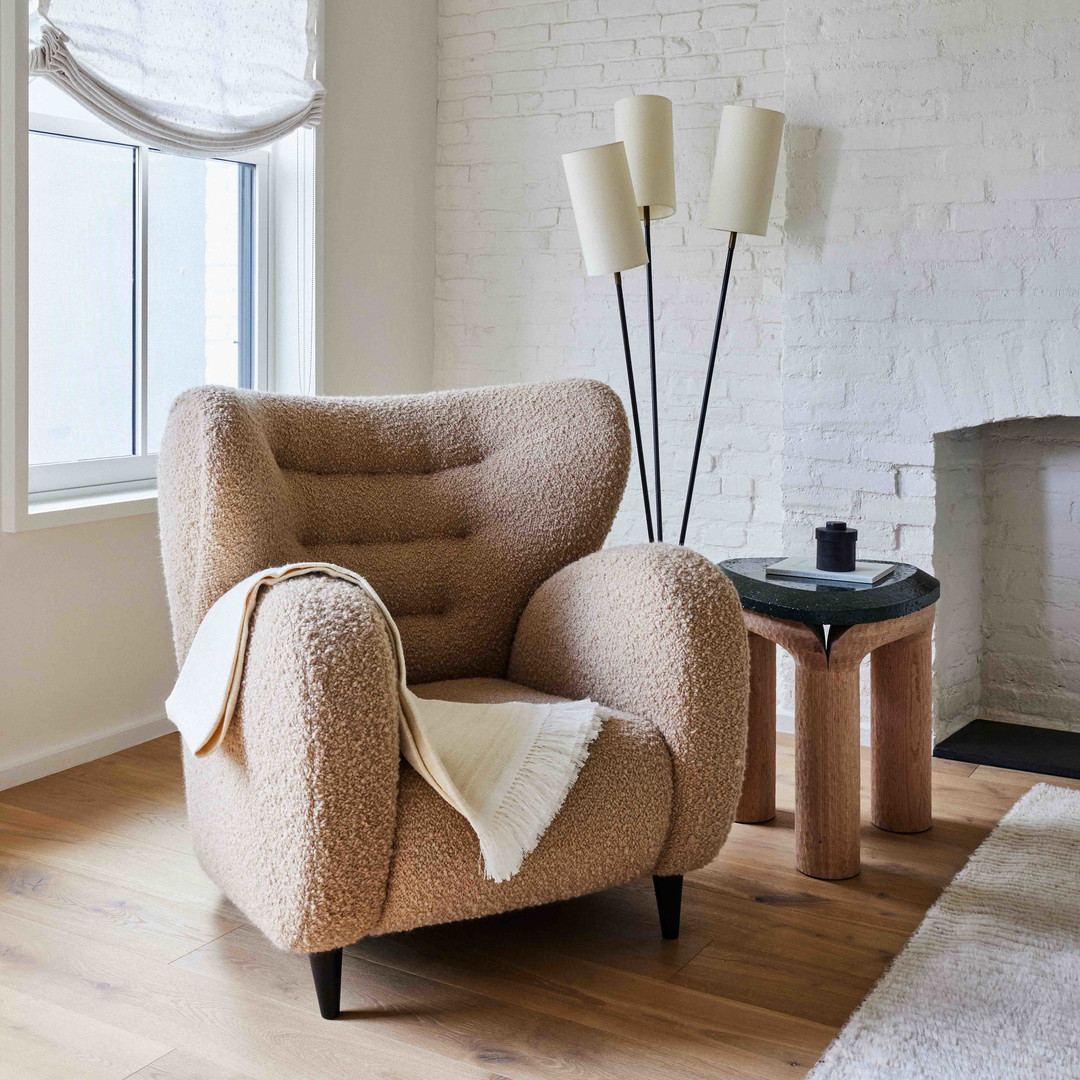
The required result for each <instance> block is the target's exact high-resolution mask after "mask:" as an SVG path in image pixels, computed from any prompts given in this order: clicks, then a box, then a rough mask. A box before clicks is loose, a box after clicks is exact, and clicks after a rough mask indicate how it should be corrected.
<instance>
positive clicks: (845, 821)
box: [795, 664, 859, 880]
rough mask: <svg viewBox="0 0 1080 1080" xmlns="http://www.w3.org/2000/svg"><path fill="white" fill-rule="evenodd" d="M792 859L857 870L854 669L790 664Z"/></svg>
mask: <svg viewBox="0 0 1080 1080" xmlns="http://www.w3.org/2000/svg"><path fill="white" fill-rule="evenodd" d="M795 865H796V866H797V867H798V868H799V870H801V871H802V872H803V873H804V874H807V875H808V876H809V877H815V878H825V879H828V880H836V879H839V878H848V877H854V876H855V875H856V874H857V873H858V872H859V669H858V667H844V668H839V669H835V668H834V669H825V668H817V667H809V666H807V667H804V666H803V665H802V664H799V665H798V666H797V667H796V669H795Z"/></svg>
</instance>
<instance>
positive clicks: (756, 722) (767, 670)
mask: <svg viewBox="0 0 1080 1080" xmlns="http://www.w3.org/2000/svg"><path fill="white" fill-rule="evenodd" d="M748 636H749V638H750V729H749V732H748V734H747V743H746V772H745V774H744V775H743V787H742V798H741V799H740V800H739V807H738V809H737V810H736V811H735V820H736V821H741V822H743V823H745V824H753V823H755V822H760V821H771V820H772V819H773V818H774V817H776V645H775V644H774V643H773V642H771V641H767V640H766V639H765V638H763V637H761V636H760V635H758V634H749V635H748Z"/></svg>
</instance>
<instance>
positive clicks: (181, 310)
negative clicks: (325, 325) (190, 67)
mask: <svg viewBox="0 0 1080 1080" xmlns="http://www.w3.org/2000/svg"><path fill="white" fill-rule="evenodd" d="M148 160H149V168H150V173H149V200H150V209H149V233H148V235H149V239H150V243H149V256H148V259H149V262H148V289H149V296H148V309H147V329H148V341H147V393H148V419H147V424H148V428H147V443H148V445H147V449H148V450H149V451H150V453H156V452H157V450H158V446H159V444H160V442H161V433H162V429H163V428H164V426H165V417H166V415H167V414H168V411H169V405H170V404H171V403H172V400H173V398H175V397H176V395H177V394H178V393H180V391H181V390H184V389H186V388H187V387H189V386H197V385H199V384H201V383H220V384H225V385H227V386H240V385H243V384H244V382H245V381H246V380H245V379H244V370H243V368H244V365H243V363H242V361H243V357H244V350H245V349H246V347H247V344H248V342H249V341H250V334H251V327H250V315H249V314H248V312H249V309H250V304H247V303H242V300H243V299H244V298H245V297H246V290H245V289H244V285H245V277H244V275H245V273H246V272H247V271H248V266H249V259H248V257H247V255H248V252H250V244H246V245H244V249H245V250H244V252H243V257H242V245H241V232H242V231H243V232H244V233H245V234H246V236H247V238H248V240H250V229H251V223H250V220H249V219H250V215H248V214H245V213H243V208H244V201H245V199H249V196H250V183H251V173H252V171H253V168H254V167H253V166H251V165H243V164H237V163H236V162H232V161H206V160H202V159H199V158H187V157H178V156H176V155H174V154H165V153H161V152H159V151H153V152H151V153H150V154H149V155H148Z"/></svg>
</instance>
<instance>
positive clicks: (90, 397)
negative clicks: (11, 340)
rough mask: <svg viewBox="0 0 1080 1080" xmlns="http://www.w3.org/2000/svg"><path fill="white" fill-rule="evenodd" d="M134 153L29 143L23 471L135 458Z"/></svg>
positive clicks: (55, 140)
mask: <svg viewBox="0 0 1080 1080" xmlns="http://www.w3.org/2000/svg"><path fill="white" fill-rule="evenodd" d="M134 190H135V150H134V148H133V147H130V146H119V145H116V144H113V143H100V142H91V141H89V140H87V139H69V138H64V137H60V136H56V135H44V134H40V133H36V132H32V133H31V135H30V200H29V202H30V206H29V211H30V218H29V224H30V274H29V284H30V415H29V427H30V464H32V465H38V464H44V463H47V462H55V461H79V460H81V459H84V458H102V457H119V456H121V455H130V454H131V453H132V451H133V436H134V421H133V419H132V396H133V387H134V333H133V328H134V319H135V308H134V301H133V292H132V290H133V287H134V275H135V217H134V212H135V198H134Z"/></svg>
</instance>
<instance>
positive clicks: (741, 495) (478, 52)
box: [435, 0, 784, 558]
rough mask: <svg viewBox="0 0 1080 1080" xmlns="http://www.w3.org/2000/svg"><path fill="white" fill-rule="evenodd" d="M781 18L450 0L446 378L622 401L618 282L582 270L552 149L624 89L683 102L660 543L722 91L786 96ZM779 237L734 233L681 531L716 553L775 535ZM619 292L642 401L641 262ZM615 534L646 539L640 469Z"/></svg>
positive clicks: (696, 333)
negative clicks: (685, 527) (693, 483)
mask: <svg viewBox="0 0 1080 1080" xmlns="http://www.w3.org/2000/svg"><path fill="white" fill-rule="evenodd" d="M782 19H783V4H782V2H781V0H756V2H754V3H708V2H703V0H554V2H552V0H495V2H492V0H441V3H440V20H439V122H438V155H439V157H438V167H437V173H436V176H437V187H436V199H437V202H436V237H437V264H436V309H435V332H436V347H435V383H436V385H437V386H462V385H474V384H482V383H497V382H517V381H526V380H535V379H554V378H560V377H564V376H570V375H586V376H591V377H594V378H598V379H603V380H604V381H605V382H608V383H610V384H611V385H612V386H614V387H615V388H616V389H617V390H619V391H620V392H621V393H623V394H624V396H625V386H626V376H625V367H624V361H623V355H622V346H621V342H620V338H619V325H618V317H617V311H616V306H615V296H614V287H613V283H612V280H611V278H610V277H605V278H595V279H588V278H586V277H585V276H584V272H583V269H582V264H581V256H580V253H579V248H578V241H577V234H576V231H575V227H574V221H573V216H572V214H571V211H570V209H569V197H568V195H567V192H566V187H565V182H564V179H563V173H562V165H561V161H560V154H562V153H565V152H567V151H571V150H578V149H581V148H582V147H585V146H589V145H593V144H596V143H602V142H605V141H611V140H612V139H613V138H614V122H613V117H612V105H613V103H614V102H615V101H616V100H617V99H618V98H620V97H624V96H626V95H627V94H630V93H633V92H635V91H636V92H638V93H657V94H664V95H666V96H667V97H669V98H671V100H672V101H673V103H674V124H675V142H676V155H677V184H678V194H679V202H680V205H679V208H678V210H677V212H676V214H675V215H674V216H673V217H670V218H668V219H666V220H663V221H660V222H658V223H656V224H655V225H654V228H653V245H654V251H653V254H654V267H655V296H656V310H657V318H658V350H659V364H660V368H661V373H662V374H661V385H660V393H659V399H660V407H661V425H662V430H663V436H662V439H661V449H662V459H663V469H664V477H665V484H664V497H665V514H664V517H665V522H666V532H665V535H666V537H667V538H671V536H672V534H673V533H674V534H675V535H677V529H678V521H679V519H680V517H681V511H682V498H683V493H684V490H685V485H686V480H687V475H688V470H689V457H690V453H691V450H692V447H693V432H694V424H695V422H696V416H697V406H698V401H699V398H700V394H701V383H702V378H703V375H704V370H705V363H706V360H707V357H708V350H709V341H710V337H711V334H712V325H713V317H714V313H715V306H716V300H717V296H718V290H719V283H720V276H721V272H722V270H723V263H724V256H725V248H726V245H727V233H721V232H715V231H712V230H708V229H705V228H704V227H703V225H702V224H701V218H702V212H703V206H704V200H705V198H706V196H707V193H708V183H709V177H710V173H711V164H712V154H713V149H714V140H715V130H716V124H717V121H718V118H719V114H720V108H721V106H722V105H724V104H725V103H727V102H732V101H742V102H746V103H756V104H763V105H770V106H777V105H778V104H779V101H780V94H781V91H782V87H783V59H782V48H781V46H782V41H783V24H782ZM778 187H779V195H778V198H777V202H776V204H775V207H774V210H775V214H774V216H775V218H776V220H777V221H780V220H781V219H782V207H783V187H784V185H783V181H781V182H780V184H779V185H778ZM780 235H781V231H780V228H779V227H778V225H774V226H773V227H772V228H771V229H770V232H769V235H768V236H766V237H764V238H757V237H747V238H744V239H740V242H739V247H738V249H737V255H736V260H735V264H734V273H733V285H732V293H731V296H730V298H729V304H728V314H727V317H726V329H725V331H724V334H723V338H722V341H721V348H720V354H719V358H718V361H717V374H716V378H715V382H714V395H713V401H712V407H711V411H710V425H709V428H708V434H707V438H706V442H705V448H704V453H703V457H702V473H701V475H700V476H699V480H698V484H697V488H696V492H695V511H694V517H693V521H692V529H691V532H690V534H689V536H688V541H689V542H690V543H691V544H692V545H693V546H695V547H697V548H699V549H700V550H701V551H703V552H706V553H708V554H709V555H711V556H713V557H716V558H720V557H723V556H726V555H728V554H730V553H733V552H737V551H742V550H744V549H752V550H756V551H762V550H763V551H770V550H776V549H777V547H778V545H779V526H780V512H781V508H780V485H779V480H780V449H781V437H782V433H781V428H780V407H781V400H780V379H779V375H780V325H779V318H780V301H779V297H780V289H781V248H780ZM624 285H625V288H626V293H627V305H628V313H629V318H630V322H631V324H632V331H631V334H632V346H633V349H634V356H635V359H636V362H637V380H638V388H639V397H640V398H641V406H642V409H643V412H645V411H647V404H648V394H647V353H646V337H645V310H644V271H643V270H636V271H631V272H628V273H627V274H625V275H624ZM646 427H648V424H647V422H646ZM646 452H647V453H650V451H649V450H648V448H647V450H646ZM614 538H615V539H616V540H617V541H620V542H621V541H627V540H643V539H645V528H644V520H643V514H642V509H641V492H640V488H639V487H638V483H637V476H636V469H635V475H634V476H633V478H632V480H631V485H630V488H629V490H628V492H627V497H626V500H625V501H624V506H623V511H622V512H621V513H620V515H619V518H618V520H617V522H616V526H615V533H614Z"/></svg>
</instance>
